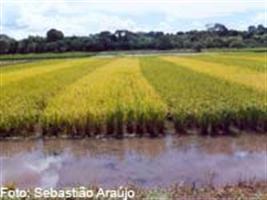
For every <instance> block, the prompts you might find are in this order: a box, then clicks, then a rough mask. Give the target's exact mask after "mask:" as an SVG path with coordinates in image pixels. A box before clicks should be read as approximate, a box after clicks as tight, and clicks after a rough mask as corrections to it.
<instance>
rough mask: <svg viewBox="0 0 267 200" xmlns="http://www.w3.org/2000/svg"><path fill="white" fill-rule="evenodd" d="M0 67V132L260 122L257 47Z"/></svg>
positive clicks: (220, 127)
mask: <svg viewBox="0 0 267 200" xmlns="http://www.w3.org/2000/svg"><path fill="white" fill-rule="evenodd" d="M244 54H246V55H244ZM0 69H1V93H0V115H1V118H0V136H1V137H12V136H28V135H30V134H31V133H36V132H38V133H41V134H42V135H44V136H61V135H65V136H70V137H75V136H79V137H80V136H98V135H105V136H115V137H123V136H125V135H129V134H133V135H140V136H143V135H150V136H158V135H162V134H165V133H168V132H169V129H173V128H174V129H175V131H176V133H178V134H185V133H191V132H192V131H193V132H196V133H200V134H204V135H207V134H209V135H217V134H231V133H232V132H233V131H236V130H246V131H253V132H266V130H267V109H266V108H267V101H266V92H267V90H266V81H267V80H266V73H265V72H266V63H265V56H264V54H261V53H243V54H241V53H232V54H229V53H205V54H199V55H187V56H182V55H157V56H114V57H97V56H96V57H89V58H79V59H78V58H76V59H49V60H37V61H33V62H29V63H27V62H26V63H17V64H12V65H7V66H2V67H1V68H0ZM170 124H171V125H170Z"/></svg>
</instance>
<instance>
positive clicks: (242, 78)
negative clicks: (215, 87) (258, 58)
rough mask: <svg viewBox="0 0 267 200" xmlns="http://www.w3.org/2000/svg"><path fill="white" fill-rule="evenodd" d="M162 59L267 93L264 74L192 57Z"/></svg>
mask: <svg viewBox="0 0 267 200" xmlns="http://www.w3.org/2000/svg"><path fill="white" fill-rule="evenodd" d="M162 59H164V60H166V61H170V62H173V63H176V64H179V65H181V66H184V67H187V68H189V69H192V70H194V71H196V72H200V73H205V74H207V75H210V76H214V77H217V78H221V79H225V80H227V81H231V82H234V83H239V84H242V85H245V86H247V87H250V88H253V89H255V90H258V91H261V92H266V86H265V84H264V83H265V81H266V75H265V73H264V72H262V73H260V72H256V71H253V70H250V69H248V68H242V67H239V66H234V65H228V66H227V67H226V66H224V65H223V64H220V63H211V62H206V61H201V60H195V59H192V58H190V56H188V57H178V56H169V57H163V58H162Z"/></svg>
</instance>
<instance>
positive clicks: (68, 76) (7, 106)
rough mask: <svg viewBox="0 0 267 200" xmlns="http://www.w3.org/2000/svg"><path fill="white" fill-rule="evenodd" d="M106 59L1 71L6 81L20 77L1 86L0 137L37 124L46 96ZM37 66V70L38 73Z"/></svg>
mask: <svg viewBox="0 0 267 200" xmlns="http://www.w3.org/2000/svg"><path fill="white" fill-rule="evenodd" d="M107 62H108V59H101V60H97V59H81V60H80V61H79V62H75V63H72V62H70V63H68V62H62V63H61V64H58V63H57V62H56V64H55V66H44V68H50V67H51V68H53V70H52V69H51V70H46V71H44V70H43V68H42V67H36V68H32V71H31V70H30V69H31V68H30V69H27V68H26V69H24V70H20V69H18V70H14V71H10V72H6V73H5V72H3V73H1V75H2V77H5V78H4V80H9V79H8V78H9V77H10V79H11V80H12V79H14V78H13V77H16V76H17V75H18V74H21V77H20V76H17V77H19V78H18V79H17V80H16V81H10V82H9V83H8V84H2V85H1V93H0V108H1V109H0V116H1V118H0V133H1V136H3V135H6V134H11V133H12V134H15V133H16V132H17V133H19V132H23V130H26V131H31V130H33V129H34V126H35V125H36V124H38V123H39V120H40V116H41V114H42V111H43V109H44V108H45V107H46V105H47V102H48V101H49V99H50V98H52V97H53V96H55V95H57V94H58V93H59V92H60V91H61V90H63V89H64V88H65V87H66V86H67V85H68V84H71V83H72V82H75V81H76V80H78V79H79V78H81V77H82V76H84V75H86V74H87V73H89V72H91V71H93V70H95V69H96V68H97V67H98V66H101V65H104V64H105V63H107ZM40 64H42V62H41V63H40ZM38 69H39V70H40V71H41V72H38ZM23 72H24V73H25V75H24V74H23ZM31 72H32V73H31ZM33 72H34V73H33ZM7 74H8V75H7ZM12 75H13V76H12ZM7 77H8V78H7ZM22 77H23V78H22ZM4 83H5V82H4Z"/></svg>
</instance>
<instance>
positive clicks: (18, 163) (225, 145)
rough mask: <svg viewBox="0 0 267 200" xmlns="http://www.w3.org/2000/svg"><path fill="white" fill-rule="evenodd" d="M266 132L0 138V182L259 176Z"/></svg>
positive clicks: (159, 181) (266, 156) (162, 182)
mask: <svg viewBox="0 0 267 200" xmlns="http://www.w3.org/2000/svg"><path fill="white" fill-rule="evenodd" d="M266 141H267V136H263V135H259V136H258V135H256V136H255V135H244V136H241V137H236V138H233V137H218V138H207V137H197V136H190V137H174V136H169V137H166V138H164V139H163V138H158V139H149V138H132V139H123V140H115V139H114V140H93V139H86V140H59V139H57V140H39V141H9V142H7V141H4V142H0V148H1V152H0V159H1V160H0V162H1V163H0V166H1V173H0V174H1V177H0V179H1V182H0V183H1V184H2V185H8V184H15V185H16V186H17V187H21V188H25V187H36V186H39V187H73V186H81V185H82V186H88V185H91V184H93V185H99V186H103V187H113V186H114V187H115V186H120V185H126V184H135V185H138V186H142V187H154V186H164V187H167V186H170V185H172V184H181V185H187V184H192V183H194V184H195V185H196V186H203V185H210V184H213V185H214V186H221V185H225V184H235V183H237V182H239V181H244V180H246V181H247V180H252V181H264V180H266V177H267V176H266V175H267V146H266Z"/></svg>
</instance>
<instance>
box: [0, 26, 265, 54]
mask: <svg viewBox="0 0 267 200" xmlns="http://www.w3.org/2000/svg"><path fill="white" fill-rule="evenodd" d="M266 45H267V28H265V27H264V26H262V25H258V26H257V27H255V26H250V27H248V30H247V31H237V30H229V29H227V28H226V27H225V26H224V25H222V24H214V25H213V26H210V27H208V29H207V30H203V31H195V30H193V31H188V32H177V33H163V32H147V33H145V32H131V31H128V30H118V31H115V32H114V33H111V32H109V31H103V32H100V33H97V34H91V35H89V36H83V37H82V36H79V37H78V36H71V37H64V34H63V33H62V32H61V31H58V30H55V29H51V30H49V31H48V32H47V36H46V38H43V37H39V36H29V37H28V38H26V39H22V40H19V41H16V40H15V39H12V38H10V37H8V36H6V35H0V54H15V53H43V52H68V51H90V52H91V51H110V50H145V49H150V50H152V49H153V50H167V49H193V50H195V51H197V52H199V51H201V49H202V48H244V47H246V48H249V47H250V48H251V47H266Z"/></svg>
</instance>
